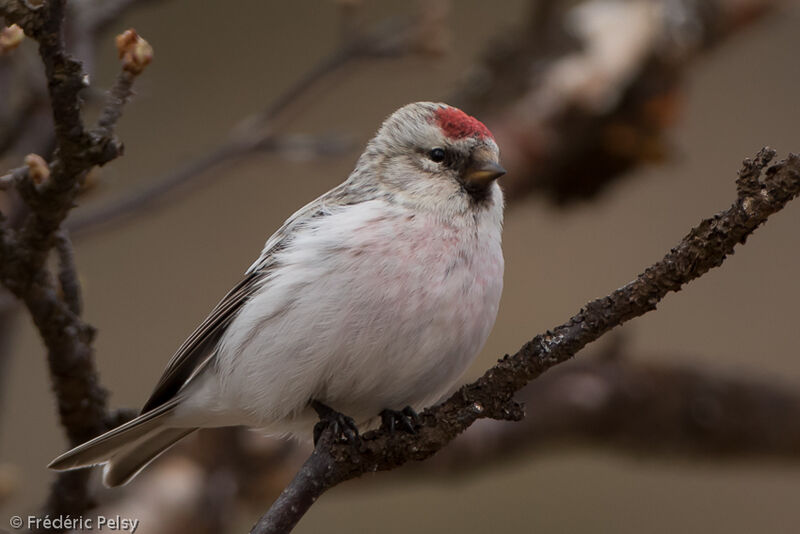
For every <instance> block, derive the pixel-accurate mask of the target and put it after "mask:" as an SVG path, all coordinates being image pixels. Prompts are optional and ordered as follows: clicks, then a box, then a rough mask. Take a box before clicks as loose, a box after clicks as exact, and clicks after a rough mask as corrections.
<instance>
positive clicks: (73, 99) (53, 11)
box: [0, 0, 132, 516]
mask: <svg viewBox="0 0 800 534" xmlns="http://www.w3.org/2000/svg"><path fill="white" fill-rule="evenodd" d="M64 11H65V1H64V0H48V1H46V2H42V3H41V4H39V5H37V6H30V5H29V4H28V3H27V2H23V1H19V0H2V1H0V15H1V16H2V17H3V18H4V19H5V21H6V22H7V23H16V24H18V25H19V26H21V27H22V29H23V30H24V31H25V34H26V35H27V36H28V37H31V38H33V39H35V40H36V41H38V43H39V56H40V58H41V62H42V64H43V66H44V72H45V77H46V80H47V90H48V96H49V101H50V110H51V113H52V118H53V125H54V134H55V135H54V139H55V149H54V151H53V154H52V157H51V158H50V162H49V164H47V165H46V166H45V165H42V168H40V169H36V171H35V172H34V170H33V169H32V168H31V167H30V165H29V166H28V167H21V168H19V169H16V170H14V171H12V173H11V174H10V182H11V184H13V185H14V186H15V188H16V190H17V192H18V193H19V194H20V196H21V198H22V200H23V201H24V203H25V210H24V216H23V219H22V220H21V222H20V224H19V225H18V226H17V225H11V224H9V223H8V221H6V220H5V219H3V220H2V221H0V282H2V284H3V285H4V286H5V287H6V288H7V289H8V290H9V291H10V292H11V293H12V294H13V295H14V296H16V297H17V298H18V299H19V300H21V301H22V302H24V304H25V306H26V307H27V309H28V311H29V313H30V314H31V317H32V319H33V322H34V324H35V325H36V328H37V329H38V331H39V334H40V335H41V337H42V340H43V341H44V344H45V346H46V347H47V361H48V365H49V370H50V377H51V381H52V387H53V391H54V393H55V397H56V401H57V404H58V412H59V418H60V422H61V425H62V426H63V427H64V429H65V431H66V433H67V437H68V438H69V442H70V444H71V445H73V446H74V445H78V444H80V443H83V442H85V441H87V440H89V439H91V438H92V437H94V436H97V435H98V434H100V433H102V432H105V431H106V430H108V425H107V422H108V420H109V417H108V415H107V413H106V397H107V392H106V390H105V389H104V388H103V387H102V386H101V385H100V382H99V379H98V376H97V369H96V367H95V363H94V358H93V354H92V340H93V337H94V329H93V328H92V327H91V326H90V325H88V324H86V323H85V322H84V321H83V320H82V319H81V318H80V315H79V313H80V291H79V283H78V280H77V274H76V272H75V266H74V263H73V261H72V251H71V245H70V242H69V240H68V239H67V237H66V234H64V233H63V232H60V227H61V224H62V223H63V221H64V219H65V218H66V216H67V214H68V213H69V211H70V210H71V209H72V208H73V207H74V203H75V198H76V196H77V195H78V193H79V191H80V188H81V186H82V184H83V181H84V178H85V176H86V173H87V172H88V171H89V170H90V169H92V168H93V167H95V166H98V165H103V164H105V163H108V162H109V161H111V160H113V159H114V158H116V157H118V156H119V155H120V154H121V153H122V144H121V143H120V142H119V141H118V140H117V139H116V138H115V137H114V134H113V127H114V125H115V122H116V120H117V119H118V118H119V116H120V113H119V110H120V109H121V106H122V104H123V103H124V101H125V99H127V97H128V96H129V95H130V82H131V81H132V77H131V76H130V75H129V74H127V73H125V72H123V73H122V74H121V76H120V81H118V83H117V85H116V86H115V90H114V92H113V93H112V95H110V97H109V101H108V103H107V105H106V107H105V108H104V110H103V112H102V113H101V117H102V119H103V123H102V124H101V125H100V126H99V127H98V128H95V129H91V130H90V129H87V128H86V126H85V124H84V121H83V117H82V115H81V105H82V99H81V92H82V90H83V89H85V88H86V87H87V82H86V77H85V75H84V72H83V68H82V66H81V63H80V62H78V61H77V60H75V59H73V58H72V57H71V56H70V55H69V54H68V53H67V52H66V50H65V47H64V36H63V30H62V26H63V19H64ZM54 247H56V248H57V251H58V253H59V256H60V268H59V272H58V276H57V277H55V276H53V274H52V273H51V272H50V271H49V270H48V268H47V265H46V260H47V258H48V257H49V255H50V252H51V250H52V249H53V248H54ZM88 478H89V472H87V471H84V472H80V471H76V472H67V473H62V474H60V475H59V476H58V477H57V478H56V481H55V483H54V484H53V487H52V488H51V493H50V497H49V498H48V501H47V504H46V506H45V513H49V514H51V515H54V516H55V515H69V514H72V515H79V514H80V513H82V512H84V511H85V510H87V509H88V508H90V507H91V506H92V505H93V503H92V499H91V496H90V492H89V490H88V485H87V482H88Z"/></svg>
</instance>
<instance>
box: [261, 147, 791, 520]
mask: <svg viewBox="0 0 800 534" xmlns="http://www.w3.org/2000/svg"><path fill="white" fill-rule="evenodd" d="M774 155H775V152H774V151H773V150H770V149H763V150H761V151H760V152H759V153H758V155H757V156H756V158H755V159H754V160H745V162H744V164H743V167H742V170H741V171H740V173H739V177H738V179H737V180H736V185H737V198H736V201H735V202H734V204H733V205H732V206H731V207H730V208H729V209H728V210H726V211H723V212H721V213H719V214H717V215H715V216H714V217H711V218H709V219H706V220H704V221H702V222H701V223H700V224H699V225H698V226H696V227H695V228H693V229H692V230H691V231H690V232H689V234H688V235H687V236H686V237H684V238H683V240H682V241H681V242H680V243H679V244H678V245H677V246H676V247H675V248H673V249H672V250H671V251H670V252H668V253H667V254H666V256H664V258H663V259H662V260H661V261H659V262H657V263H655V264H653V265H652V266H650V267H649V268H648V269H646V270H645V271H644V273H642V274H640V275H639V276H638V277H637V278H636V279H635V280H634V281H632V282H630V283H628V284H627V285H625V286H623V287H621V288H620V289H617V290H616V291H614V292H612V293H611V294H609V295H608V296H607V297H604V298H601V299H597V300H594V301H592V302H589V303H588V304H587V305H586V306H584V308H582V309H581V310H580V311H579V312H578V314H576V315H575V316H574V317H572V318H571V319H570V320H569V321H567V322H566V323H564V324H562V325H560V326H558V327H556V328H554V329H553V330H552V331H548V332H546V333H544V334H540V335H537V336H536V337H534V338H533V339H532V340H531V341H529V342H528V343H526V344H525V345H524V346H523V347H522V348H521V349H520V350H519V351H518V352H517V353H515V354H513V355H511V356H508V355H506V356H505V357H503V358H502V359H501V360H500V361H499V362H498V363H497V364H496V365H495V366H494V367H492V368H491V369H489V370H488V371H487V372H486V373H485V374H484V375H483V376H482V377H480V378H479V379H478V380H476V381H475V382H473V383H471V384H468V385H465V386H464V387H462V388H461V389H460V390H459V391H458V392H456V393H455V394H454V395H453V396H451V397H450V398H449V399H447V400H446V401H444V402H443V403H441V404H439V405H437V406H434V407H432V408H429V409H427V410H425V411H424V412H423V413H422V414H421V416H420V417H421V422H422V425H421V427H420V428H419V431H418V432H417V433H416V434H414V435H408V434H394V435H390V434H389V433H388V432H386V431H384V430H382V429H380V430H376V431H372V432H368V433H367V434H365V435H364V436H362V439H361V440H360V441H359V442H357V443H355V444H353V443H340V442H336V443H332V442H331V437H330V436H327V438H326V439H325V440H320V442H319V444H318V446H317V447H316V449H315V450H314V453H313V454H312V456H311V457H310V458H309V459H308V460H307V461H306V463H305V464H304V466H303V468H302V469H301V471H300V472H299V473H298V475H297V476H296V477H295V479H294V480H292V482H291V483H290V484H289V486H288V487H287V489H286V490H284V493H283V494H282V495H281V497H280V498H279V499H278V500H277V501H276V502H275V503H274V504H273V506H272V507H271V508H270V509H269V511H267V513H266V514H264V515H263V516H262V518H261V519H260V520H259V521H258V523H257V524H256V525H255V526H254V527H253V529H252V531H251V532H252V533H253V534H265V533H278V532H288V531H290V530H291V529H292V528H293V527H294V525H295V524H296V523H297V522H298V521H299V520H300V518H301V517H302V516H303V515H304V514H305V512H306V511H307V510H308V508H309V507H310V506H311V504H313V502H314V501H315V500H316V499H317V498H318V497H319V496H320V495H321V494H322V493H324V492H325V491H326V490H327V489H329V488H331V487H333V486H335V485H337V484H339V483H341V482H344V481H346V480H349V479H352V478H356V477H358V476H360V475H362V474H364V473H367V472H375V471H384V470H390V469H394V468H396V467H399V466H400V465H403V464H405V463H406V462H408V461H410V460H424V459H426V458H428V457H430V456H431V455H432V454H434V453H435V452H436V451H438V450H439V449H441V448H442V447H444V446H445V445H446V444H447V443H449V442H450V441H451V440H453V439H454V438H455V437H456V436H457V435H459V434H460V433H461V432H463V431H464V430H465V429H466V428H467V427H469V426H470V425H471V424H472V423H474V422H475V421H476V420H478V419H483V418H492V419H500V420H519V419H521V418H522V417H523V416H524V413H523V409H522V407H521V406H520V405H519V404H517V403H515V402H514V400H513V396H514V394H515V393H516V392H517V391H518V390H520V389H521V388H522V387H524V386H525V385H526V384H527V383H528V382H530V381H531V380H533V379H535V378H536V377H538V376H539V375H541V374H542V373H544V372H545V371H546V370H548V369H550V368H551V367H553V366H555V365H557V364H559V363H562V362H564V361H566V360H568V359H570V358H572V356H574V355H575V354H576V353H577V352H578V351H579V350H580V349H582V348H583V347H584V346H586V345H587V344H588V343H590V342H592V341H595V340H597V339H598V338H600V337H601V336H602V335H603V334H605V333H606V332H608V331H609V330H611V329H612V328H614V327H616V326H619V325H620V324H622V323H624V322H626V321H629V320H630V319H633V318H634V317H638V316H640V315H643V314H645V313H647V312H648V311H652V310H654V309H655V308H656V305H657V304H658V303H659V302H660V301H661V299H663V298H664V296H666V295H667V293H669V292H672V291H679V290H680V289H681V287H682V286H683V285H684V284H686V283H688V282H690V281H692V280H694V279H696V278H698V277H700V276H702V275H703V274H704V273H706V272H707V271H709V270H710V269H712V268H713V267H718V266H719V265H721V264H722V262H723V261H724V259H725V257H726V256H727V255H728V254H731V253H732V252H733V249H734V247H735V246H736V245H737V244H739V243H744V241H745V240H746V239H747V237H748V236H749V235H750V234H751V233H752V232H753V231H754V230H755V229H756V228H757V227H758V226H760V225H761V224H763V223H764V222H765V221H766V220H767V218H768V217H769V216H770V215H772V214H773V213H775V212H777V211H779V210H780V209H782V208H783V207H784V206H785V205H786V203H787V202H789V201H790V200H791V199H793V198H794V197H796V196H797V195H798V194H800V157H798V156H795V155H789V156H788V158H787V159H786V160H784V161H781V162H780V163H778V164H776V165H774V166H772V167H770V168H769V169H766V171H765V170H764V169H765V168H766V167H767V165H768V164H769V162H770V161H771V160H772V159H773V157H774Z"/></svg>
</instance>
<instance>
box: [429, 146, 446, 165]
mask: <svg viewBox="0 0 800 534" xmlns="http://www.w3.org/2000/svg"><path fill="white" fill-rule="evenodd" d="M444 156H445V154H444V149H443V148H433V149H431V151H430V152H428V157H429V158H430V159H431V161H435V162H436V163H441V162H443V161H444Z"/></svg>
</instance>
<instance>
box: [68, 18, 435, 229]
mask: <svg viewBox="0 0 800 534" xmlns="http://www.w3.org/2000/svg"><path fill="white" fill-rule="evenodd" d="M346 16H347V17H348V18H349V15H348V14H347V12H346ZM419 38H420V34H419V28H418V25H417V21H416V19H391V20H388V21H385V22H383V23H382V24H379V25H377V26H376V27H374V28H372V29H371V30H369V31H366V32H362V33H356V34H355V35H354V36H353V37H352V38H351V39H347V40H346V41H345V42H343V43H342V44H341V46H340V47H339V48H338V49H337V50H335V51H334V52H333V53H331V54H330V55H329V56H327V57H325V58H323V59H322V60H320V61H319V63H317V64H316V65H315V66H314V67H312V68H311V69H310V70H309V71H308V72H306V73H305V74H304V75H303V76H302V77H300V78H299V79H297V80H296V81H295V82H294V83H292V85H290V86H289V87H288V88H287V89H286V90H285V91H284V92H283V93H282V94H281V95H279V96H278V97H277V98H276V99H275V100H274V101H272V102H271V103H270V104H269V105H267V106H266V107H265V108H264V109H262V110H261V111H259V112H258V113H256V114H254V115H251V116H248V117H245V118H244V119H242V120H241V121H240V122H239V124H237V125H236V126H235V127H234V128H233V129H232V130H231V131H230V132H229V133H228V136H227V138H226V139H224V140H223V141H222V142H221V143H220V144H219V145H218V146H217V147H216V148H215V149H213V150H211V151H209V152H206V153H204V154H203V155H201V156H199V157H197V158H196V159H193V160H190V161H188V162H187V163H185V164H183V165H181V166H180V167H178V168H177V169H174V170H171V171H169V172H167V173H166V174H164V175H163V176H161V177H159V178H156V179H155V180H154V181H153V183H152V185H150V186H148V187H146V188H144V189H143V190H141V191H138V192H134V193H132V194H131V195H129V196H126V197H123V198H121V199H119V200H116V201H112V202H111V203H109V204H107V205H104V206H100V207H98V208H95V210H94V211H92V210H88V211H84V212H80V213H77V214H76V215H75V216H74V217H72V218H70V220H69V221H67V228H69V230H70V233H71V234H72V235H73V236H77V235H80V234H81V233H83V232H85V231H88V230H91V229H92V228H94V227H96V226H99V225H103V224H108V223H112V222H114V221H115V220H122V219H124V218H127V217H129V216H131V215H135V214H138V213H139V212H140V211H142V210H144V209H147V208H148V207H151V206H154V205H156V204H157V203H158V202H160V201H162V200H163V198H164V196H165V195H167V194H168V193H170V192H172V191H174V190H176V189H178V188H181V187H183V186H185V185H187V184H189V183H190V182H192V181H194V180H196V179H197V178H198V176H199V175H201V174H204V173H207V172H208V171H209V170H212V169H216V168H218V167H220V166H222V165H224V164H226V163H229V162H231V161H234V160H236V159H239V158H243V157H246V156H248V155H252V154H254V153H257V152H263V151H275V150H277V149H278V147H279V146H281V145H282V144H283V143H282V141H281V140H285V139H286V138H285V137H281V136H280V134H279V133H278V132H277V131H276V130H275V128H274V123H275V121H276V120H277V119H278V117H279V116H281V115H283V114H284V113H287V112H288V110H289V109H290V108H291V107H292V106H293V105H295V104H296V103H297V102H298V101H299V100H301V99H302V98H303V97H304V96H306V95H307V94H308V92H309V91H311V90H312V89H313V88H314V87H316V86H317V85H318V84H319V83H321V82H322V81H323V80H326V79H328V78H329V77H330V76H332V75H333V74H335V73H337V72H339V71H341V70H342V69H344V68H345V67H346V66H348V65H351V64H353V63H355V62H357V61H359V60H362V59H370V58H373V59H374V58H391V57H398V56H400V55H403V54H406V53H409V52H412V51H415V50H416V49H417V48H416V47H417V43H418V39H419ZM283 146H285V145H283ZM319 146H320V147H321V148H322V149H323V150H320V151H319V152H318V153H319V154H322V155H326V154H335V153H337V152H338V151H337V150H331V149H332V148H338V147H337V145H335V144H333V143H320V145H319ZM344 148H345V147H344V146H341V150H344ZM216 176H222V174H217V175H216Z"/></svg>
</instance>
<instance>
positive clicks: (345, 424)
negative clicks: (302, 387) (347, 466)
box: [311, 400, 359, 447]
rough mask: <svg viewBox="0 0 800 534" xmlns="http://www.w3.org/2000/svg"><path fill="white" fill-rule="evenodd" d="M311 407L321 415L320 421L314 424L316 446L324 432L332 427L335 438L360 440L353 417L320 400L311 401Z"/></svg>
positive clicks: (348, 440) (349, 440)
mask: <svg viewBox="0 0 800 534" xmlns="http://www.w3.org/2000/svg"><path fill="white" fill-rule="evenodd" d="M311 407H312V408H314V411H316V412H317V415H319V422H317V424H315V425H314V446H315V447H316V446H317V442H318V441H319V438H320V437H322V433H323V432H324V431H325V430H326V429H328V428H330V429H331V432H332V433H333V439H335V440H339V439H341V440H344V441H347V442H351V443H352V442H355V441H357V440H358V438H359V436H358V427H357V426H356V422H355V421H354V420H353V418H352V417H348V416H346V415H344V414H343V413H339V412H337V411H336V410H334V409H333V408H331V407H330V406H327V405H325V404H322V403H321V402H319V401H316V400H315V401H311Z"/></svg>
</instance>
